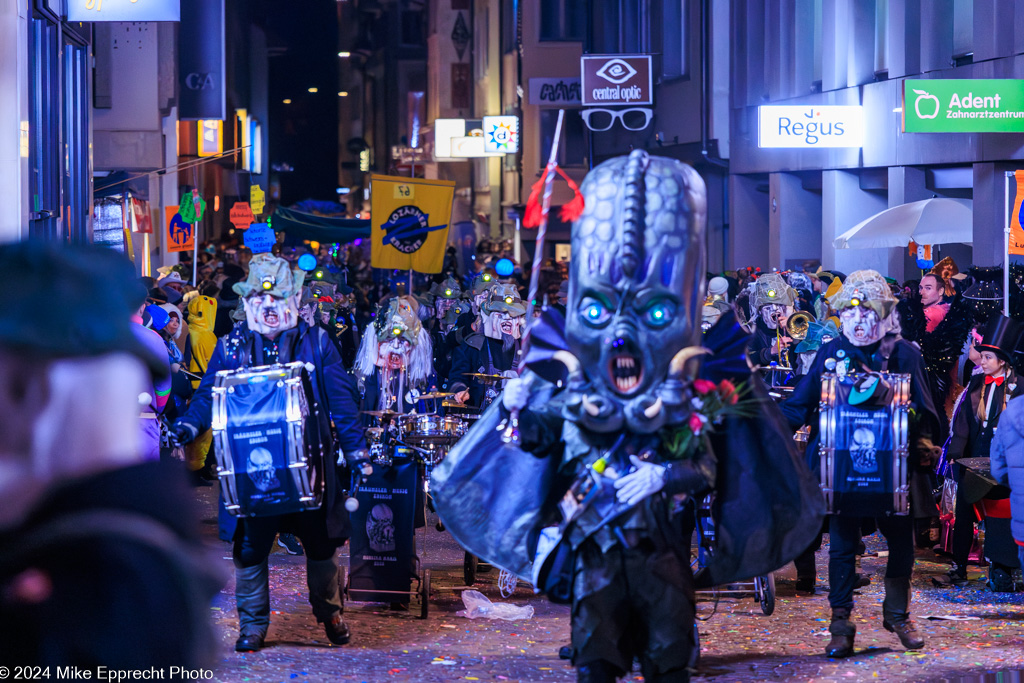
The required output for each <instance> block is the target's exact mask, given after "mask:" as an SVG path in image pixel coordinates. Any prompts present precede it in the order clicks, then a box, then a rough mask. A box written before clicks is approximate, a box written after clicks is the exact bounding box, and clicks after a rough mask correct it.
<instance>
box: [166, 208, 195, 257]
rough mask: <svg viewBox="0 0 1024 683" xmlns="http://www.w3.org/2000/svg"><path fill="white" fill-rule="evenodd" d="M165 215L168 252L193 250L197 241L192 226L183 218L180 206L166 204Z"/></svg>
mask: <svg viewBox="0 0 1024 683" xmlns="http://www.w3.org/2000/svg"><path fill="white" fill-rule="evenodd" d="M164 215H165V221H164V224H165V225H166V226H167V235H166V237H167V252H168V253H174V252H176V251H192V248H193V246H194V241H195V238H194V237H193V233H192V226H191V225H189V224H188V223H186V222H185V221H183V220H182V219H181V214H179V213H178V207H177V206H165V207H164Z"/></svg>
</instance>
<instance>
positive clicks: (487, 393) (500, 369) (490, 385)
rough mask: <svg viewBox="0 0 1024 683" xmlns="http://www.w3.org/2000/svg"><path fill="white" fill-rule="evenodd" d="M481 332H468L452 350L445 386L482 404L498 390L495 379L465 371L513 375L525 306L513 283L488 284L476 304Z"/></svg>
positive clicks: (457, 396) (463, 399) (461, 400)
mask: <svg viewBox="0 0 1024 683" xmlns="http://www.w3.org/2000/svg"><path fill="white" fill-rule="evenodd" d="M480 315H481V317H482V319H483V328H484V333H483V334H479V333H477V334H472V335H470V336H469V337H467V338H466V340H465V341H464V342H462V343H461V344H459V345H458V346H457V347H456V348H455V351H454V353H453V354H452V369H451V373H450V374H449V377H448V386H449V390H450V391H453V392H455V400H456V401H458V402H459V403H463V404H472V405H474V406H477V407H484V406H485V405H487V404H490V402H491V401H493V400H494V398H496V397H497V396H498V394H500V393H501V386H500V384H499V382H487V383H486V384H485V383H484V382H481V381H480V378H476V377H472V376H471V375H470V374H468V373H478V374H483V375H492V376H504V377H516V376H518V372H517V369H518V365H519V355H520V342H521V337H522V335H523V326H524V323H525V321H526V318H525V316H526V306H525V305H524V304H523V300H522V299H521V298H520V297H519V290H517V289H516V288H515V286H514V285H505V284H499V285H494V286H493V287H491V289H490V291H489V292H488V295H487V298H486V300H484V301H483V303H482V304H481V306H480Z"/></svg>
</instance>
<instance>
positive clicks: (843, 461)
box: [818, 373, 910, 517]
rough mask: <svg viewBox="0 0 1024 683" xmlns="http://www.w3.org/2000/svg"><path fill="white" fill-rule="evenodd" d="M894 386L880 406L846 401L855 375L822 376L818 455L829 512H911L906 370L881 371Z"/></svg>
mask: <svg viewBox="0 0 1024 683" xmlns="http://www.w3.org/2000/svg"><path fill="white" fill-rule="evenodd" d="M880 374H881V376H882V378H883V379H885V380H886V381H887V382H888V383H889V385H890V386H891V387H892V392H891V396H890V397H889V398H888V400H887V401H886V403H885V404H884V405H881V406H873V407H864V406H855V405H851V404H850V400H849V399H850V392H851V389H852V388H853V385H854V382H855V381H856V379H857V377H858V376H857V375H846V376H843V377H838V376H837V375H835V374H833V373H828V374H825V375H822V382H821V414H820V423H819V430H820V435H821V436H820V438H821V443H820V446H819V448H818V455H819V457H820V458H821V490H822V492H823V493H824V494H825V502H826V506H827V508H828V513H829V514H834V515H844V516H855V517H881V516H885V515H891V514H895V515H906V514H909V512H910V499H909V492H910V488H909V485H908V481H907V479H908V477H907V455H908V449H907V441H908V417H909V412H910V375H901V374H889V373H880Z"/></svg>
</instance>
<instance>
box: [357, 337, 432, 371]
mask: <svg viewBox="0 0 1024 683" xmlns="http://www.w3.org/2000/svg"><path fill="white" fill-rule="evenodd" d="M367 331H368V332H370V334H365V335H363V340H362V342H360V344H359V353H357V354H356V363H355V372H356V377H358V378H359V379H361V380H365V379H366V378H367V377H370V376H371V375H373V371H374V370H375V369H376V367H377V356H378V354H379V353H380V344H381V342H380V341H378V339H377V335H375V334H373V333H372V329H371V330H367ZM406 371H407V373H408V377H409V383H410V384H411V385H412V386H415V385H418V384H420V383H422V382H425V381H426V380H427V379H429V378H430V375H431V374H432V373H433V372H434V349H433V344H432V343H431V341H430V333H429V332H427V330H426V329H425V328H423V327H421V328H420V331H419V334H418V335H417V337H416V345H415V346H413V347H412V349H411V350H410V351H409V357H408V358H407V359H406Z"/></svg>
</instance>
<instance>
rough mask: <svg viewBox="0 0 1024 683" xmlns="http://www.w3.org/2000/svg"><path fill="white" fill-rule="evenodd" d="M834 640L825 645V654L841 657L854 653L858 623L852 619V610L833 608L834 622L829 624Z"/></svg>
mask: <svg viewBox="0 0 1024 683" xmlns="http://www.w3.org/2000/svg"><path fill="white" fill-rule="evenodd" d="M828 631H829V633H831V634H832V640H830V641H828V645H826V646H825V654H826V655H828V656H829V657H834V658H836V659H841V658H843V657H849V656H850V655H852V654H853V638H854V636H856V635H857V625H856V624H854V623H853V622H852V621H850V610H848V609H844V608H841V607H839V608H836V609H834V610H832V623H831V624H829V626H828Z"/></svg>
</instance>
